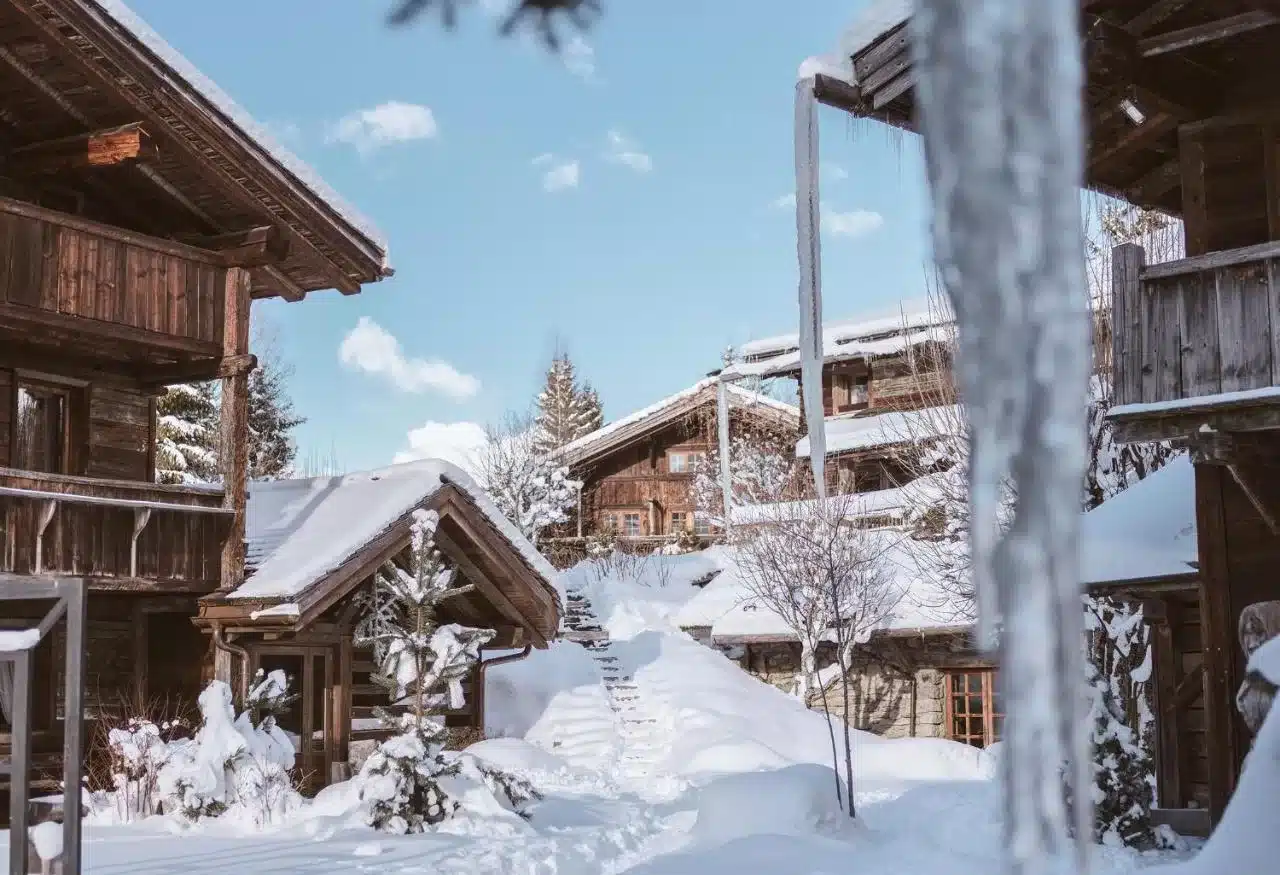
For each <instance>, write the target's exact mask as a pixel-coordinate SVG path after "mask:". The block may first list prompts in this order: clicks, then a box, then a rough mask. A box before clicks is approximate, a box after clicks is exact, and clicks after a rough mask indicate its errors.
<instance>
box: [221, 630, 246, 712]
mask: <svg viewBox="0 0 1280 875" xmlns="http://www.w3.org/2000/svg"><path fill="white" fill-rule="evenodd" d="M213 646H214V647H215V648H217V649H218V650H220V651H222V652H223V653H226V654H229V655H231V656H238V657H240V665H241V671H240V682H239V683H238V684H236V685H235V687H236V693H237V694H238V695H239V697H240V701H242V702H243V701H244V700H245V698H246V697H247V696H248V694H249V689H248V684H249V651H247V650H245V649H244V648H243V647H238V646H236V645H235V644H232V643H231V642H230V641H228V640H227V639H226V638H225V637H224V636H223V633H222V624H221V623H214V625H213ZM230 673H231V676H232V677H235V665H234V664H231V669H230ZM214 674H215V675H216V674H217V672H216V671H215V672H214ZM228 686H230V681H229V679H228Z"/></svg>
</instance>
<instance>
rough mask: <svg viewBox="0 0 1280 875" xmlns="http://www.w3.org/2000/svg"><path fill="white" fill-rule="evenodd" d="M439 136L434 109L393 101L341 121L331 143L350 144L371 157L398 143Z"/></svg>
mask: <svg viewBox="0 0 1280 875" xmlns="http://www.w3.org/2000/svg"><path fill="white" fill-rule="evenodd" d="M437 133H439V128H438V127H437V126H436V117H435V114H434V113H432V112H431V108H430V107H427V106H422V105H421V104H417V103H404V102H402V101H399V100H389V101H387V102H386V103H382V104H379V105H378V106H375V107H372V108H370V109H361V110H357V111H355V112H353V113H350V114H349V115H345V116H343V117H342V118H340V119H339V120H338V121H337V123H336V124H334V125H333V127H332V128H330V129H329V135H328V140H329V142H331V143H346V144H348V145H350V146H355V148H356V151H358V152H360V153H361V154H368V153H369V152H373V151H374V150H376V149H381V148H383V147H384V146H390V145H392V144H394V143H409V142H412V141H414V140H429V139H431V138H433V137H435V136H436V134H437Z"/></svg>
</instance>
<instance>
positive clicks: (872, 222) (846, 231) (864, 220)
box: [822, 210, 884, 237]
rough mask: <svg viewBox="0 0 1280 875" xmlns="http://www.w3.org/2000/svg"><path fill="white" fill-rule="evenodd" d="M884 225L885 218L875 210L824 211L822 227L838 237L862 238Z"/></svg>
mask: <svg viewBox="0 0 1280 875" xmlns="http://www.w3.org/2000/svg"><path fill="white" fill-rule="evenodd" d="M883 224H884V216H882V215H880V214H879V213H877V212H875V211H874V210H849V211H848V212H844V213H841V212H837V211H836V210H830V211H827V210H824V211H823V214H822V227H823V228H825V229H826V230H827V231H829V232H830V233H832V234H833V235H835V236H837V237H861V236H863V235H864V234H870V233H871V232H872V231H875V230H877V229H878V228H880V226H881V225H883Z"/></svg>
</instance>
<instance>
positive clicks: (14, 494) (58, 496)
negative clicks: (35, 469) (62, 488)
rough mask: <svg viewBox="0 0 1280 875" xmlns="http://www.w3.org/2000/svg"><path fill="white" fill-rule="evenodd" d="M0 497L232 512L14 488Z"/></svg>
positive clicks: (0, 489) (3, 489) (4, 488)
mask: <svg viewBox="0 0 1280 875" xmlns="http://www.w3.org/2000/svg"><path fill="white" fill-rule="evenodd" d="M0 496H7V497H10V498H26V499H30V500H32V501H51V502H54V503H61V502H66V503H67V504H93V505H98V506H100V507H117V508H122V509H132V510H150V511H155V510H159V511H174V512H176V513H211V514H220V515H223V516H230V515H231V514H232V513H233V511H230V510H228V509H226V508H223V507H208V506H206V505H203V504H174V503H172V502H166V501H146V500H143V499H137V498H108V497H105V496H101V495H79V494H77V493H74V492H46V491H44V490H40V489H22V488H20V487H16V486H0Z"/></svg>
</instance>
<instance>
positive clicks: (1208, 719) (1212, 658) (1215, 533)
mask: <svg viewBox="0 0 1280 875" xmlns="http://www.w3.org/2000/svg"><path fill="white" fill-rule="evenodd" d="M1195 471H1196V535H1197V540H1198V542H1199V543H1198V550H1199V554H1200V579H1201V589H1200V615H1201V623H1202V626H1201V630H1202V634H1203V636H1204V708H1205V724H1206V725H1205V730H1206V742H1207V746H1208V761H1209V816H1210V818H1211V819H1212V820H1213V822H1214V823H1217V821H1218V819H1219V818H1221V817H1222V812H1223V811H1224V810H1225V809H1226V806H1227V800H1228V799H1229V798H1230V797H1231V791H1232V790H1233V789H1234V783H1235V781H1234V777H1235V753H1234V751H1235V749H1236V745H1235V719H1234V713H1233V712H1234V693H1235V691H1234V690H1232V689H1231V661H1232V650H1233V648H1234V646H1235V639H1236V634H1235V628H1234V624H1233V623H1232V621H1231V620H1232V618H1231V600H1230V595H1231V593H1230V580H1229V574H1228V566H1227V528H1226V516H1225V509H1224V503H1223V489H1224V487H1225V485H1226V481H1227V478H1228V477H1229V476H1230V474H1228V472H1227V470H1226V467H1225V466H1223V465H1205V464H1198V465H1196V466H1195Z"/></svg>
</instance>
